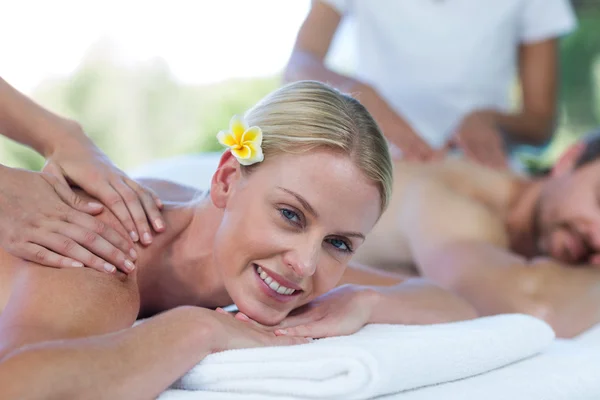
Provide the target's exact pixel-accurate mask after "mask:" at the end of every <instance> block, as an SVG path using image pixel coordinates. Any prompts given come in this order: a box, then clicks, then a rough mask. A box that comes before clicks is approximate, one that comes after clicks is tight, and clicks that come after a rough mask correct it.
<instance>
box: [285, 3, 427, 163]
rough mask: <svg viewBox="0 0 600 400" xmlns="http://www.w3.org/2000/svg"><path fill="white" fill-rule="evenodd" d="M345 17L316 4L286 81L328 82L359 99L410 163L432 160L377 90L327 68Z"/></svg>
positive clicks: (300, 35) (298, 40) (298, 38)
mask: <svg viewBox="0 0 600 400" xmlns="http://www.w3.org/2000/svg"><path fill="white" fill-rule="evenodd" d="M341 19H342V16H341V15H340V14H339V13H338V12H337V11H336V10H334V9H333V8H331V6H329V5H327V4H325V3H323V2H321V1H318V0H315V1H313V2H312V7H311V10H310V12H309V14H308V16H307V17H306V19H305V21H304V23H303V24H302V27H301V28H300V31H299V33H298V37H297V39H296V44H295V45H294V49H293V50H292V55H291V57H290V60H289V62H288V65H287V67H286V69H285V74H284V79H285V80H286V81H288V82H290V81H298V80H305V79H308V80H317V81H321V82H326V83H328V84H330V85H332V86H334V87H336V88H338V89H339V90H341V91H342V92H344V93H350V94H352V95H356V98H357V99H358V100H360V102H361V103H362V104H363V105H364V106H365V107H366V108H367V109H368V110H369V112H370V113H371V114H372V115H373V117H374V118H375V120H376V121H377V123H378V124H379V126H380V127H381V129H382V130H383V133H384V134H385V135H386V136H387V137H388V139H389V140H390V141H392V142H393V143H394V144H396V145H397V146H398V147H399V148H400V149H401V150H402V151H403V153H404V156H405V157H407V158H408V159H420V160H428V159H430V158H431V157H432V156H433V150H432V149H431V147H430V146H429V145H428V144H427V143H426V142H425V141H424V140H423V139H421V138H420V137H419V136H418V135H417V134H416V133H415V132H414V131H413V129H412V128H411V126H410V125H409V124H408V123H407V122H406V121H405V120H404V119H403V118H402V117H401V116H399V115H397V114H396V113H395V112H394V111H393V110H392V108H391V107H390V106H389V105H388V104H387V103H386V101H385V100H384V99H383V98H382V97H381V96H380V95H379V94H378V93H377V91H376V90H375V89H373V88H372V87H371V86H369V85H368V84H367V83H365V82H361V81H359V80H357V79H353V78H350V77H348V76H345V75H341V74H338V73H336V72H334V71H332V70H330V69H329V68H327V66H326V65H325V61H324V60H325V57H326V55H327V52H328V51H329V47H330V46H331V42H332V39H333V36H334V34H335V32H336V30H337V28H338V26H339V24H340V21H341Z"/></svg>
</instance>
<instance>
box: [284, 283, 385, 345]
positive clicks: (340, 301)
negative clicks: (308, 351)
mask: <svg viewBox="0 0 600 400" xmlns="http://www.w3.org/2000/svg"><path fill="white" fill-rule="evenodd" d="M374 300H375V299H374V298H373V297H372V292H371V291H370V290H368V289H365V287H362V286H358V285H344V286H340V287H338V288H336V289H334V290H332V291H330V292H327V293H326V294H324V295H322V296H321V297H318V298H316V299H315V300H313V301H312V302H310V303H309V304H307V305H305V306H303V307H300V308H298V309H296V310H294V311H293V312H292V313H291V314H290V315H289V316H288V317H287V318H286V319H284V320H283V321H282V322H281V323H280V324H279V325H277V326H276V327H275V328H276V330H275V334H276V335H285V336H301V337H310V338H323V337H329V336H342V335H351V334H353V333H355V332H356V331H358V330H359V329H360V328H362V327H363V326H365V325H366V324H367V323H368V322H369V319H370V317H371V312H372V310H373V307H374V305H375V301H374Z"/></svg>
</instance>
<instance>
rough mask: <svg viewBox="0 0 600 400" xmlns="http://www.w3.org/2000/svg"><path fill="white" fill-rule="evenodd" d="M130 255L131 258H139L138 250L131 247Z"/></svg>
mask: <svg viewBox="0 0 600 400" xmlns="http://www.w3.org/2000/svg"><path fill="white" fill-rule="evenodd" d="M129 255H130V256H131V258H133V259H134V260H137V252H136V251H135V250H134V249H130V250H129Z"/></svg>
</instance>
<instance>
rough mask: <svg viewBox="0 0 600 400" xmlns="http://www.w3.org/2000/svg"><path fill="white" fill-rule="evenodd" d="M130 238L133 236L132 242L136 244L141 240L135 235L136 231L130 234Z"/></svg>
mask: <svg viewBox="0 0 600 400" xmlns="http://www.w3.org/2000/svg"><path fill="white" fill-rule="evenodd" d="M129 236H131V240H133V241H134V242H137V241H138V240H140V238H139V237H138V234H137V233H135V232H134V231H131V232H129Z"/></svg>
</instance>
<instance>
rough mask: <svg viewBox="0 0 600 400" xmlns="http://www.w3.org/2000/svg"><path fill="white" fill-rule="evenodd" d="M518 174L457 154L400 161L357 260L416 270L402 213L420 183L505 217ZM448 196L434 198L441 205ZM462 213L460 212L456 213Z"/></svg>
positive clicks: (393, 268)
mask: <svg viewBox="0 0 600 400" xmlns="http://www.w3.org/2000/svg"><path fill="white" fill-rule="evenodd" d="M518 182H519V178H518V177H517V176H515V175H513V174H511V173H508V172H498V171H496V170H492V169H489V168H485V167H482V166H479V165H477V166H475V165H474V164H473V163H470V162H468V161H464V160H461V159H456V158H449V159H447V160H445V161H443V162H440V163H430V164H423V163H408V162H403V161H398V162H396V163H395V165H394V192H393V195H392V200H391V202H390V206H389V208H388V209H387V211H386V212H385V213H384V214H383V216H382V217H381V219H380V221H379V222H378V224H377V225H376V226H375V229H374V230H373V231H372V232H371V235H370V236H369V237H368V238H367V240H366V241H365V243H364V244H363V245H362V246H361V248H360V249H359V250H358V251H357V254H356V256H355V260H356V261H357V262H359V263H361V264H365V265H369V266H373V267H377V268H382V269H386V270H392V271H398V270H400V271H401V272H402V273H405V274H408V275H415V274H417V273H418V272H417V270H416V268H415V266H414V258H413V254H412V252H411V249H410V245H409V242H408V240H409V238H408V237H407V231H406V229H408V230H410V226H403V225H405V224H403V223H402V216H403V215H404V214H406V213H410V209H407V207H408V205H407V201H406V200H407V195H408V194H410V193H411V192H412V189H414V188H415V187H416V186H418V185H422V184H441V185H444V186H445V187H447V188H449V189H450V190H451V191H452V192H453V193H454V194H456V195H459V196H461V197H464V199H465V201H469V202H471V201H472V202H477V203H480V204H481V205H483V206H485V207H486V208H488V209H489V211H490V213H491V214H492V215H494V216H497V217H498V218H499V221H502V218H504V217H505V213H506V210H507V207H508V205H509V203H510V201H511V198H512V196H513V192H514V188H515V185H517V184H518ZM445 201H446V199H445V198H443V197H442V198H438V199H435V202H436V203H438V204H439V206H440V207H443V206H444V202H445ZM457 217H459V216H457Z"/></svg>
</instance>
